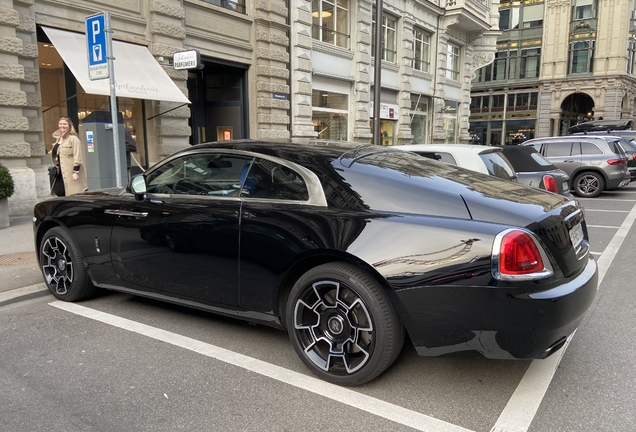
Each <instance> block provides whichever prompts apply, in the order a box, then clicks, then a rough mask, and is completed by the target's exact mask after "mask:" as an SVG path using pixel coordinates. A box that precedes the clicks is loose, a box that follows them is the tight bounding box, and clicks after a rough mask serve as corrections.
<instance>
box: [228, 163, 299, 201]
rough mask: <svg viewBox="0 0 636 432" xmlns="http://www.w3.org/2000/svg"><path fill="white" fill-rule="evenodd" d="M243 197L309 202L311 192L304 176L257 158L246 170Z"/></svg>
mask: <svg viewBox="0 0 636 432" xmlns="http://www.w3.org/2000/svg"><path fill="white" fill-rule="evenodd" d="M244 177H245V178H244V181H243V182H242V188H241V196H243V197H248V198H261V199H276V200H281V199H282V200H293V201H307V200H308V199H309V192H308V191H307V185H306V184H305V181H304V180H303V178H302V176H301V175H300V174H298V173H296V172H295V171H294V170H292V169H290V168H288V167H285V166H282V165H280V164H278V163H276V162H273V161H270V160H267V159H260V158H256V159H255V160H254V163H253V164H252V166H251V167H249V171H248V170H244Z"/></svg>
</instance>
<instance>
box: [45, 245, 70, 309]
mask: <svg viewBox="0 0 636 432" xmlns="http://www.w3.org/2000/svg"><path fill="white" fill-rule="evenodd" d="M42 273H43V274H44V277H45V279H46V283H47V284H48V285H49V287H50V288H52V289H53V290H55V292H56V293H57V294H59V295H61V296H63V295H66V294H68V292H69V290H70V288H71V285H72V283H73V273H74V269H73V259H72V257H71V255H70V251H69V248H68V246H67V245H66V243H64V241H62V239H60V238H59V237H49V238H47V239H46V240H45V242H44V244H43V245H42Z"/></svg>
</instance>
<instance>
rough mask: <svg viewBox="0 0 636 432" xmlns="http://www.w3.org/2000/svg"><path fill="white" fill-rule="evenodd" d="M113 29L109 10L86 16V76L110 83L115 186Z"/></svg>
mask: <svg viewBox="0 0 636 432" xmlns="http://www.w3.org/2000/svg"><path fill="white" fill-rule="evenodd" d="M112 33H113V30H112V28H111V25H110V12H101V13H98V14H95V15H91V16H88V17H86V44H87V47H86V48H87V54H88V77H89V78H90V79H91V80H99V79H105V78H108V80H109V84H110V114H111V120H112V129H113V144H114V145H115V161H116V162H115V177H116V179H117V187H123V184H122V181H121V167H120V166H119V165H120V164H119V161H120V160H121V157H122V155H121V152H120V151H119V127H118V121H117V94H116V86H115V63H114V60H115V57H114V56H113V38H112Z"/></svg>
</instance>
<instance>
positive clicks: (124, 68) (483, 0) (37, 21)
mask: <svg viewBox="0 0 636 432" xmlns="http://www.w3.org/2000/svg"><path fill="white" fill-rule="evenodd" d="M374 6H375V2H371V1H367V0H322V1H319V0H313V1H308V0H297V1H288V0H259V1H256V0H255V1H251V0H236V1H230V0H161V1H159V0H92V1H82V0H77V1H67V0H55V1H53V0H0V29H1V30H2V32H1V35H2V36H0V163H2V164H3V165H5V166H7V167H8V168H9V170H10V172H11V174H12V176H13V178H14V181H15V183H16V192H15V193H14V195H13V196H12V197H11V198H10V199H9V206H10V213H11V214H12V215H27V214H30V213H31V212H32V208H33V205H34V204H35V203H37V202H38V201H40V200H42V199H46V198H48V197H50V187H49V179H48V172H47V166H48V165H50V163H51V162H50V155H49V154H48V152H49V151H50V149H51V147H52V144H53V142H54V139H53V137H52V134H53V132H54V131H55V130H56V129H57V123H58V119H59V117H60V116H69V117H70V118H71V119H72V120H73V123H74V125H75V127H76V128H77V129H78V133H79V135H80V138H81V139H82V141H83V143H84V144H85V151H86V148H89V150H88V151H91V150H90V146H89V145H88V144H89V143H88V140H89V138H88V133H87V131H85V130H84V124H83V123H84V121H85V120H88V119H90V118H94V117H95V115H96V114H97V113H98V112H99V111H105V112H106V111H109V110H110V102H109V94H110V93H109V91H110V88H109V86H108V80H102V81H93V80H91V79H90V78H89V76H88V71H87V69H88V67H87V51H86V35H85V20H86V18H87V17H88V16H91V15H94V14H97V13H101V12H104V11H107V12H109V15H110V19H111V25H112V30H113V33H112V38H113V51H114V64H115V82H116V89H117V90H116V92H117V109H118V111H119V112H120V113H121V119H120V122H121V123H123V127H125V128H126V129H128V130H129V131H130V132H131V133H132V135H133V136H134V137H135V139H136V141H137V149H138V151H137V153H136V154H135V155H134V156H135V158H134V163H133V166H134V170H133V173H134V172H135V169H136V172H139V171H141V170H142V169H144V168H147V167H149V166H152V165H153V164H154V163H156V162H157V161H159V160H160V159H162V158H163V157H165V156H167V155H169V154H171V153H173V152H174V151H176V150H179V149H181V148H184V147H186V146H189V145H193V144H197V143H200V142H207V141H219V140H226V139H240V138H256V139H285V138H289V137H299V138H322V139H342V140H351V141H359V142H364V143H370V142H371V138H372V130H373V125H372V121H371V117H372V113H373V107H372V94H373V91H374V85H375V83H374V82H373V77H374V60H373V59H374V54H373V53H374V48H375V47H374V40H375V38H374V35H375V31H376V27H377V28H381V32H382V36H383V45H382V47H381V55H382V81H381V83H380V86H381V95H382V97H381V107H380V112H381V115H380V122H381V125H380V126H381V135H382V140H381V142H382V144H385V145H399V144H403V143H411V142H466V141H468V140H469V139H470V136H469V133H468V129H469V120H468V119H469V113H470V111H469V103H470V86H471V79H472V77H473V75H474V73H475V71H476V70H477V69H479V68H480V67H481V66H483V65H485V64H488V62H490V61H492V60H493V59H494V51H495V41H496V40H497V36H498V35H499V34H500V33H499V31H498V30H497V24H498V22H499V17H498V10H497V1H496V0H401V1H385V2H384V9H383V19H382V23H380V25H378V26H376V23H375V13H374ZM186 50H197V51H198V52H199V53H200V56H201V68H200V69H192V70H176V69H175V68H174V67H173V64H172V59H173V55H174V54H175V53H176V52H180V51H186ZM88 169H90V167H88Z"/></svg>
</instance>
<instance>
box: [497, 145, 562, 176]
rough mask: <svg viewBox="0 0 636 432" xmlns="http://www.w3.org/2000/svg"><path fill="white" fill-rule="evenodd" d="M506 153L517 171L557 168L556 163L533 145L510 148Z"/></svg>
mask: <svg viewBox="0 0 636 432" xmlns="http://www.w3.org/2000/svg"><path fill="white" fill-rule="evenodd" d="M514 147H518V146H514ZM504 154H505V156H506V159H508V161H509V162H510V163H511V164H512V167H513V168H514V169H515V171H516V172H536V171H550V170H553V169H555V167H554V165H552V164H551V163H550V161H548V160H547V159H546V158H544V157H543V156H542V155H541V154H540V153H539V152H537V151H536V150H535V149H534V148H533V147H532V146H527V147H518V148H514V149H510V151H506V152H505V153H504Z"/></svg>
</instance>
